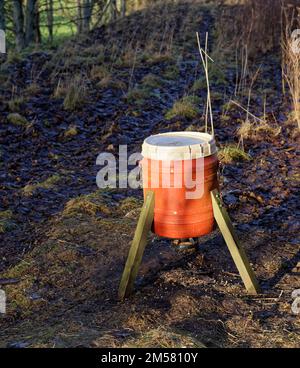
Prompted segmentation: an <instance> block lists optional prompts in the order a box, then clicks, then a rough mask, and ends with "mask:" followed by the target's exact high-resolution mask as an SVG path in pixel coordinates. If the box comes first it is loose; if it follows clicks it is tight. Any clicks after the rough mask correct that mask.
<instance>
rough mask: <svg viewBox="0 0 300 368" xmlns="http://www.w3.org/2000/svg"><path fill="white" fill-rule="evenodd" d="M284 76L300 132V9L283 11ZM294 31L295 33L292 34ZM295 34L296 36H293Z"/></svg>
mask: <svg viewBox="0 0 300 368" xmlns="http://www.w3.org/2000/svg"><path fill="white" fill-rule="evenodd" d="M283 24H284V25H285V26H284V27H283V32H282V41H281V46H282V74H283V78H284V81H285V82H286V83H287V85H288V87H289V90H290V95H291V99H292V105H293V119H294V120H295V122H296V123H297V125H298V129H299V130H300V42H299V40H298V38H299V35H298V33H296V32H297V31H296V29H300V7H298V8H297V10H294V9H290V8H284V9H283ZM293 30H294V32H295V33H292V31H293ZM293 34H295V36H292V35H293Z"/></svg>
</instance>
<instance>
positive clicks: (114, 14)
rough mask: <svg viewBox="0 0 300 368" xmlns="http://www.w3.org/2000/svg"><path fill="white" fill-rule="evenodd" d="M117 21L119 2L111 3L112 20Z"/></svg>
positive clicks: (113, 1) (112, 0)
mask: <svg viewBox="0 0 300 368" xmlns="http://www.w3.org/2000/svg"><path fill="white" fill-rule="evenodd" d="M116 19H117V0H111V1H110V20H111V21H114V20H116Z"/></svg>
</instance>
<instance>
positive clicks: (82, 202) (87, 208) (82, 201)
mask: <svg viewBox="0 0 300 368" xmlns="http://www.w3.org/2000/svg"><path fill="white" fill-rule="evenodd" d="M98 213H104V214H106V215H109V214H110V213H111V211H110V209H109V208H108V207H107V206H106V205H105V204H104V203H103V200H102V197H101V193H100V192H99V191H98V192H95V193H92V194H88V195H82V196H79V197H77V198H73V199H71V200H69V201H68V202H67V204H66V205H65V208H64V211H63V216H66V217H70V216H74V215H77V214H87V215H90V216H96V215H97V214H98Z"/></svg>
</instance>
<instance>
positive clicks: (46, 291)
mask: <svg viewBox="0 0 300 368" xmlns="http://www.w3.org/2000/svg"><path fill="white" fill-rule="evenodd" d="M164 12H167V13H168V14H169V16H168V17H165V18H164V17H163V15H162V14H164ZM217 16H218V12H217V11H216V9H215V8H212V7H211V6H209V5H208V6H206V7H203V6H199V4H197V2H195V1H194V2H182V3H180V4H179V5H177V6H174V5H167V4H166V5H165V6H164V7H163V8H155V7H154V8H153V9H150V10H148V11H146V12H140V13H137V14H134V15H133V16H131V17H128V19H126V20H121V21H119V22H116V24H113V25H111V26H110V27H107V28H104V27H102V28H101V29H98V30H95V31H93V32H92V33H91V34H89V35H88V36H86V37H85V38H83V39H79V40H74V41H70V42H69V43H67V44H66V45H65V46H64V48H61V49H60V50H57V51H56V50H53V51H47V52H44V51H38V52H34V53H31V54H30V55H27V56H26V57H24V58H22V60H18V59H17V57H14V58H13V57H10V60H9V61H7V62H5V63H4V62H3V63H2V64H1V74H0V80H1V87H0V112H1V114H0V144H1V150H0V193H1V197H0V211H1V212H0V214H1V217H0V224H1V229H2V230H1V231H0V269H1V274H0V285H2V288H3V289H4V290H5V291H6V295H7V303H8V304H7V314H5V315H1V320H0V324H1V328H0V346H1V347H7V346H17V347H54V346H55V347H78V346H88V347H105V346H110V347H111V346H116V347H126V346H162V347H170V346H171V347H174V346H192V347H197V346H202V344H204V345H205V346H209V347H297V346H298V347H299V344H300V320H299V315H295V314H293V313H292V310H291V305H292V303H293V299H292V297H291V294H292V292H293V291H294V290H295V289H299V288H300V278H299V268H297V264H299V262H300V253H299V224H300V222H299V221H300V220H299V206H298V204H299V199H298V193H299V156H298V153H299V152H298V142H297V139H298V138H297V132H296V125H295V123H294V122H291V121H290V120H289V117H288V116H289V111H290V110H289V109H290V106H289V104H288V96H282V94H281V74H280V61H279V59H278V57H277V56H276V55H272V54H268V55H264V56H262V55H258V56H257V60H252V61H251V62H252V65H253V70H255V66H257V65H260V64H261V65H262V71H261V73H260V75H259V77H258V79H257V80H256V82H255V86H254V88H253V91H252V99H251V105H250V106H251V112H252V113H253V114H255V115H256V116H260V117H261V116H262V111H263V108H262V106H263V102H262V101H263V95H264V94H268V99H267V106H266V115H267V125H268V129H266V128H265V127H264V129H261V130H251V132H250V134H249V136H248V137H247V138H245V139H244V148H245V151H246V152H247V153H248V154H249V155H250V158H251V159H250V160H249V161H247V160H241V161H240V160H233V161H231V162H228V161H227V160H223V163H222V165H221V170H220V183H221V190H222V195H223V199H224V201H225V203H226V205H227V207H228V211H229V214H230V216H231V218H232V220H233V222H234V225H235V227H236V229H237V232H238V235H239V237H240V238H241V240H242V243H243V244H244V246H245V248H246V251H247V254H248V255H249V258H250V260H251V263H252V266H253V268H254V270H255V273H256V275H257V277H258V279H259V281H260V284H261V286H262V289H263V293H262V294H261V295H258V296H250V295H247V294H246V292H245V290H244V287H243V284H242V282H241V280H240V278H239V276H238V274H237V270H236V269H235V266H234V264H233V262H232V260H231V258H230V255H229V252H228V250H227V248H226V245H225V243H224V241H223V240H222V238H221V236H220V234H219V232H218V231H215V232H214V233H213V234H211V235H209V236H207V237H203V238H201V239H199V248H198V250H197V251H195V252H178V251H177V250H176V249H175V248H174V247H173V246H172V244H171V241H170V240H168V239H160V238H157V237H156V236H154V235H151V237H150V238H149V242H148V246H147V249H146V254H145V257H144V260H143V264H142V267H141V270H140V273H139V277H138V281H137V288H136V293H135V294H134V295H133V296H132V297H131V298H130V299H128V300H126V301H125V302H122V303H121V302H119V301H118V300H117V288H118V283H119V280H120V276H121V272H122V269H123V266H124V262H125V259H126V256H127V253H128V249H129V246H130V241H131V239H132V237H133V233H134V229H135V225H136V222H137V218H138V214H139V210H140V208H141V205H142V193H141V190H130V189H128V190H123V189H116V190H113V189H102V190H97V187H96V182H95V177H96V174H97V171H98V170H99V167H97V166H96V165H95V162H96V157H97V155H98V154H99V153H100V152H102V151H110V152H113V153H117V150H118V145H119V144H128V145H129V151H130V152H136V151H140V149H141V144H142V142H143V140H144V139H145V137H147V136H148V135H150V134H155V133H158V132H165V131H180V130H185V129H193V130H203V128H202V127H203V125H204V116H202V112H203V109H204V108H203V107H201V112H200V113H199V114H198V116H197V117H196V118H195V119H192V120H189V119H187V118H184V117H176V118H174V119H172V120H166V119H165V118H164V114H165V112H166V111H167V110H168V109H170V108H171V107H172V104H173V102H174V101H176V100H178V99H179V98H181V97H182V96H184V95H187V94H191V93H192V92H191V87H192V85H193V83H194V81H195V79H196V78H199V75H201V74H203V71H202V67H201V64H200V61H199V57H198V53H197V52H198V51H197V43H196V38H195V32H196V31H199V32H200V34H201V39H203V38H204V34H205V32H206V31H209V32H210V34H215V33H217V32H216V31H215V32H213V27H214V20H215V18H216V17H217ZM149 19H151V22H149ZM166 19H167V20H166ZM150 36H151V38H150ZM215 37H216V35H215ZM212 49H214V48H213V47H212ZM174 55H175V56H176V57H175V56H174ZM218 55H219V56H218ZM214 58H215V60H216V61H217V62H218V67H217V70H219V72H217V73H215V74H216V75H214V76H213V78H212V92H213V110H214V116H215V134H216V139H217V142H218V146H219V147H220V148H222V147H223V146H224V145H226V144H228V143H233V142H235V143H237V142H238V140H239V137H238V134H237V130H238V128H239V127H240V125H241V122H242V121H243V120H244V119H245V113H244V112H243V111H242V110H240V109H239V108H238V107H232V106H231V108H230V109H228V112H227V114H225V115H224V111H222V109H223V110H224V108H223V105H224V103H225V102H227V101H228V100H229V99H230V96H232V95H233V92H234V87H235V79H234V78H235V69H234V68H235V66H234V57H233V58H232V57H231V56H230V55H228V54H226V53H224V54H221V51H220V50H219V53H215V55H214ZM93 65H106V66H107V65H108V67H107V68H108V70H109V73H110V82H109V83H106V85H105V86H104V85H103V83H102V85H101V84H100V85H99V79H100V81H101V80H102V79H101V78H98V77H93V76H91V69H92V66H93ZM220 70H221V72H222V73H221V74H220ZM149 73H151V74H154V75H155V76H157V77H158V79H159V80H160V82H159V83H158V85H157V86H155V87H153V86H152V87H151V89H150V91H149V87H147V89H146V94H145V93H144V94H143V95H142V96H141V94H137V95H135V96H134V97H132V96H131V98H129V97H128V94H127V98H126V93H127V91H128V90H129V89H130V88H131V89H132V88H134V86H135V88H136V89H137V90H139V91H140V90H141V89H143V92H144V89H145V88H144V87H145V86H144V85H145V83H144V82H143V78H144V77H145V76H146V75H148V74H149ZM79 74H80V75H81V76H83V77H84V84H85V88H86V97H85V99H84V101H81V102H82V105H81V106H80V104H79V102H78V104H77V107H76V108H75V109H71V110H67V109H66V108H64V106H63V102H64V98H63V97H58V98H55V97H54V96H53V95H54V94H55V90H56V89H57V85H58V84H59V83H63V82H64V81H69V82H68V83H70V78H71V79H73V78H74V76H75V75H79ZM112 81H113V84H112ZM33 84H34V85H35V88H31V89H28V86H32V85H33ZM266 91H268V92H266ZM195 94H196V95H197V96H198V97H199V98H200V101H201V102H200V103H201V106H205V96H206V90H205V88H202V89H200V90H199V91H197V92H195ZM12 95H13V96H21V97H22V100H21V102H19V103H18V104H12V103H10V104H9V101H12V100H14V98H13V97H12ZM224 96H225V97H224ZM226 96H227V97H226ZM239 101H241V103H243V104H244V105H245V104H246V103H245V98H244V99H243V97H242V96H241V97H240V99H239ZM10 113H18V114H20V115H21V116H22V117H25V118H26V120H27V123H23V124H14V123H12V122H11V121H9V114H10ZM224 116H225V117H224ZM74 127H76V129H75V130H76V132H74V131H73V133H70V128H74ZM67 132H69V133H67ZM221 158H222V156H221ZM227 162H228V163H227ZM49 178H52V180H50V181H49V180H48V182H47V181H46V180H47V179H49ZM45 181H46V184H45ZM28 185H33V187H28ZM24 188H25V189H24ZM7 211H10V212H7Z"/></svg>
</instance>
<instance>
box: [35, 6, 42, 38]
mask: <svg viewBox="0 0 300 368" xmlns="http://www.w3.org/2000/svg"><path fill="white" fill-rule="evenodd" d="M34 35H35V42H36V43H41V42H42V34H41V30H40V12H39V1H38V0H37V1H36V3H35V9H34Z"/></svg>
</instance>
